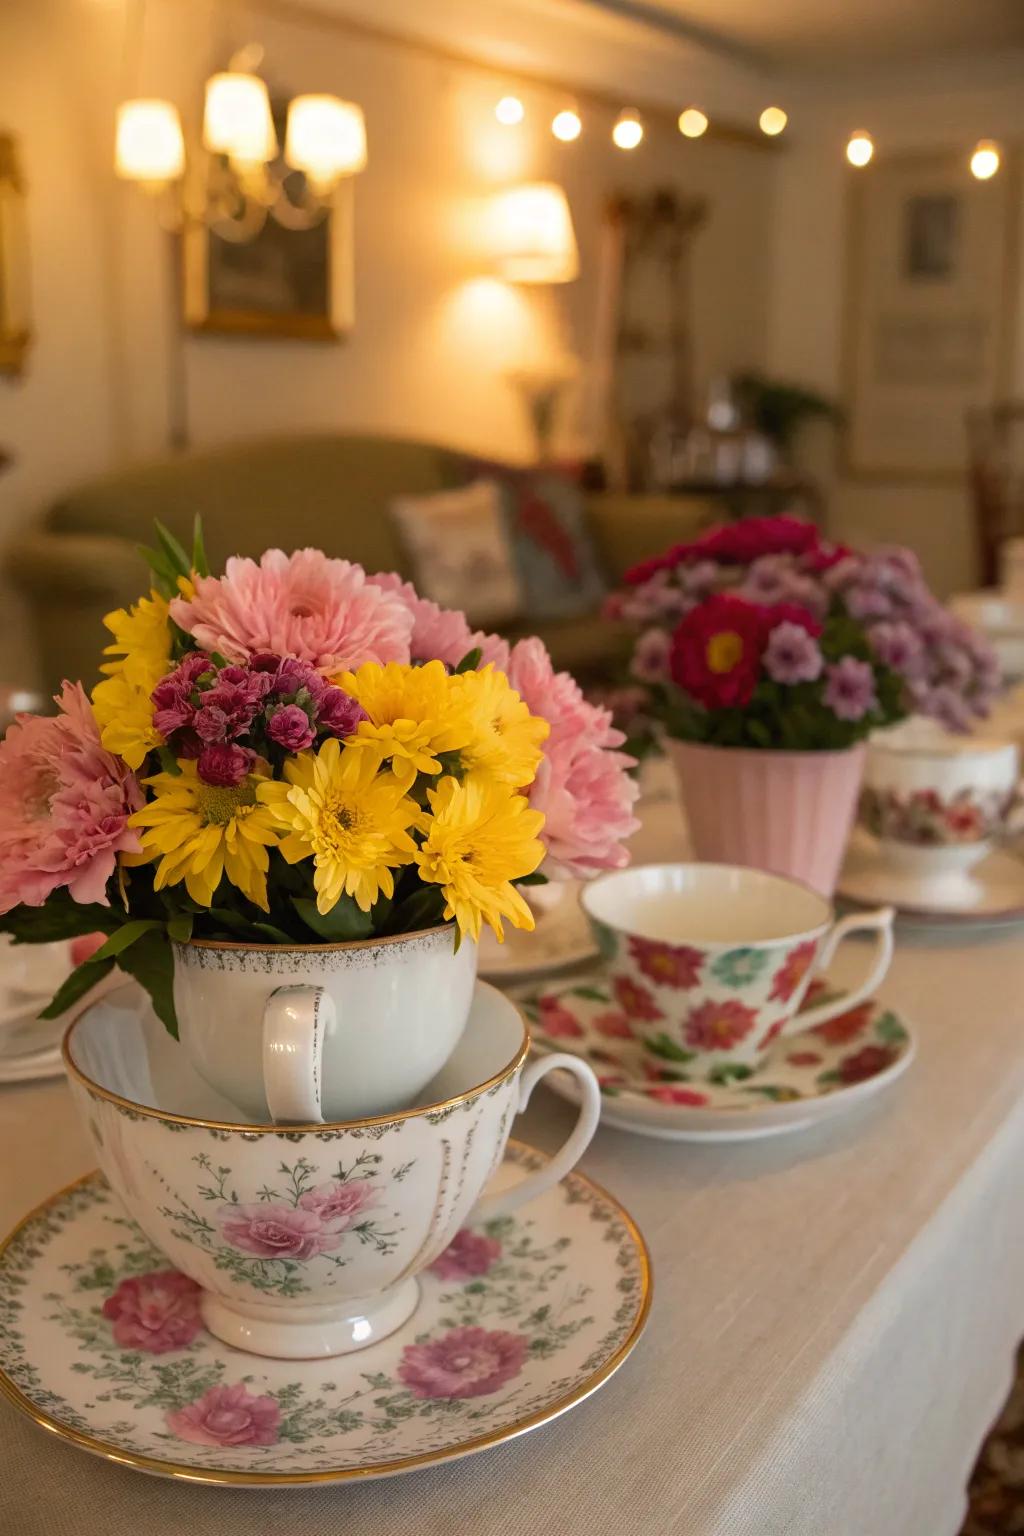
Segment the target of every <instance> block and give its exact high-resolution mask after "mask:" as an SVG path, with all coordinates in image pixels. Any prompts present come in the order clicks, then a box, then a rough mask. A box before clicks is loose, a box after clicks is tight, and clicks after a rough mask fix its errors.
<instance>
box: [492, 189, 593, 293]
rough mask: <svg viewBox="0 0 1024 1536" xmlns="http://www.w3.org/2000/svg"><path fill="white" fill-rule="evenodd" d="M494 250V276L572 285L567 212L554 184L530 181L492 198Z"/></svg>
mask: <svg viewBox="0 0 1024 1536" xmlns="http://www.w3.org/2000/svg"><path fill="white" fill-rule="evenodd" d="M493 246H494V257H495V262H496V265H497V270H498V273H499V275H500V276H501V277H504V278H507V279H508V280H509V281H510V282H515V283H571V282H572V281H573V279H574V278H575V277H577V276H578V275H579V252H578V251H577V248H576V233H575V231H574V229H573V225H572V214H571V213H570V211H569V203H568V200H567V198H566V195H565V193H564V192H563V191H562V188H561V187H559V186H556V185H555V183H554V182H551V181H538V182H531V183H528V184H527V185H524V186H519V187H510V188H509V189H508V190H507V191H505V192H499V193H498V194H497V196H496V198H495V200H494V206H493Z"/></svg>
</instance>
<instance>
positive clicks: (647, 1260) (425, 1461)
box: [0, 1140, 653, 1487]
mask: <svg viewBox="0 0 1024 1536" xmlns="http://www.w3.org/2000/svg"><path fill="white" fill-rule="evenodd" d="M508 1145H509V1146H510V1147H515V1148H517V1149H518V1150H522V1151H532V1150H533V1149H532V1148H530V1147H527V1146H526V1145H525V1143H524V1142H520V1141H515V1140H510V1141H509V1143H508ZM97 1177H100V1174H99V1170H98V1169H94V1170H93V1171H92V1172H91V1173H86V1174H83V1175H82V1177H81V1178H78V1179H73V1180H72V1181H71V1183H70V1184H66V1185H65V1186H64V1188H63V1189H59V1190H58V1191H57V1192H56V1194H53V1195H50V1196H48V1197H47V1199H45V1200H42V1201H40V1203H39V1204H38V1205H37V1206H35V1208H34V1209H33V1210H31V1211H29V1213H28V1215H27V1216H23V1217H22V1218H21V1220H20V1221H19V1222H18V1223H17V1225H16V1226H15V1227H14V1228H13V1230H12V1231H11V1232H9V1233H8V1234H7V1236H6V1237H5V1238H4V1239H3V1241H2V1242H0V1262H2V1261H3V1256H4V1254H5V1253H6V1252H7V1249H8V1248H9V1247H10V1246H11V1244H12V1243H13V1242H14V1241H15V1239H16V1238H17V1237H18V1236H19V1235H20V1234H21V1232H22V1231H23V1229H24V1228H25V1227H27V1226H28V1225H29V1223H30V1222H32V1221H34V1220H35V1218H36V1217H37V1216H41V1215H42V1214H43V1212H44V1211H46V1210H48V1209H49V1208H50V1206H52V1205H55V1204H56V1203H57V1201H58V1200H61V1199H63V1197H64V1196H65V1195H67V1194H70V1192H71V1191H72V1190H73V1189H78V1188H79V1186H80V1185H83V1184H86V1183H87V1182H88V1181H89V1180H90V1179H95V1178H97ZM569 1179H575V1180H577V1181H578V1182H579V1183H581V1184H584V1185H586V1186H587V1188H588V1189H590V1190H592V1191H593V1193H594V1194H595V1195H596V1196H597V1197H598V1198H599V1199H602V1200H605V1201H607V1203H608V1204H609V1205H610V1206H611V1207H612V1208H613V1210H614V1211H615V1213H616V1215H617V1217H618V1219H619V1221H620V1222H621V1223H622V1225H623V1226H624V1227H625V1228H626V1231H627V1232H628V1233H629V1236H630V1238H631V1239H632V1241H633V1243H634V1245H635V1247H636V1251H637V1256H638V1258H639V1260H640V1306H639V1310H638V1312H637V1315H636V1318H635V1320H634V1322H633V1326H632V1328H631V1329H630V1331H629V1334H628V1336H627V1337H626V1338H625V1339H624V1340H623V1342H622V1343H621V1344H620V1345H619V1347H618V1349H617V1350H616V1351H615V1353H614V1354H613V1355H612V1356H611V1357H610V1358H609V1359H608V1360H606V1361H605V1363H604V1365H602V1366H601V1367H600V1368H599V1369H598V1370H597V1371H595V1372H594V1373H593V1375H591V1376H588V1378H587V1380H586V1381H585V1382H584V1383H583V1384H582V1386H580V1387H579V1388H577V1390H576V1391H575V1392H569V1393H567V1394H566V1395H565V1396H564V1397H561V1398H558V1399H556V1401H555V1402H553V1403H551V1404H549V1405H548V1407H546V1408H542V1409H540V1410H539V1411H538V1412H537V1413H532V1414H528V1415H527V1416H526V1417H525V1418H522V1419H517V1420H515V1421H514V1422H513V1423H512V1424H508V1425H506V1426H505V1428H503V1429H500V1430H492V1431H491V1433H490V1434H487V1435H478V1436H476V1437H475V1438H474V1439H471V1440H463V1441H461V1442H460V1443H459V1444H458V1445H450V1446H446V1447H444V1448H443V1449H441V1450H439V1451H423V1452H420V1454H419V1455H416V1456H404V1457H398V1458H396V1459H395V1460H393V1461H380V1462H375V1463H373V1464H372V1465H370V1466H366V1467H349V1468H343V1469H335V1470H334V1471H330V1472H262V1473H261V1472H257V1471H252V1472H233V1471H228V1470H226V1469H223V1470H218V1469H216V1468H213V1469H211V1470H210V1471H203V1469H202V1468H199V1467H188V1466H184V1465H183V1464H182V1463H181V1462H176V1461H158V1460H157V1459H156V1458H155V1457H152V1456H142V1455H140V1454H138V1453H137V1452H135V1451H126V1450H123V1449H121V1447H119V1446H116V1445H110V1444H109V1443H108V1442H107V1441H105V1440H100V1439H99V1438H98V1437H97V1436H95V1435H87V1434H85V1433H83V1432H82V1431H81V1430H78V1429H72V1428H71V1427H70V1426H69V1425H67V1424H62V1423H61V1422H60V1420H59V1419H54V1418H51V1417H50V1415H49V1414H48V1413H43V1412H42V1411H41V1409H39V1408H37V1407H36V1406H35V1404H34V1403H33V1402H32V1400H31V1398H28V1397H26V1396H25V1394H24V1393H23V1392H22V1391H21V1389H20V1387H17V1386H15V1384H14V1382H13V1381H11V1379H10V1377H9V1376H8V1375H7V1373H6V1371H4V1370H3V1369H2V1368H0V1396H3V1397H5V1398H6V1399H7V1400H8V1402H10V1403H11V1404H13V1406H14V1407H15V1408H17V1409H19V1410H20V1411H21V1412H22V1413H24V1414H25V1415H26V1416H27V1417H28V1418H30V1419H32V1420H33V1421H34V1422H35V1423H36V1424H38V1425H39V1426H40V1428H42V1429H46V1430H49V1431H50V1433H51V1434H54V1435H57V1436H58V1438H59V1439H61V1440H67V1441H69V1442H70V1443H71V1444H72V1445H77V1446H79V1447H80V1448H81V1449H82V1450H85V1451H91V1452H92V1454H93V1455H95V1456H101V1457H103V1459H104V1460H106V1461H113V1462H118V1463H119V1464H120V1465H121V1466H126V1467H135V1468H137V1469H138V1470H139V1471H140V1472H154V1473H157V1474H158V1475H160V1476H162V1477H171V1478H175V1479H177V1480H178V1481H180V1482H185V1483H215V1484H220V1485H226V1486H229V1487H238V1486H249V1487H272V1486H274V1485H278V1484H292V1485H293V1486H294V1485H295V1484H299V1483H307V1484H314V1483H352V1482H359V1481H361V1480H363V1479H371V1478H378V1477H388V1476H390V1475H392V1474H394V1473H398V1472H411V1471H413V1470H414V1468H416V1467H425V1466H434V1465H436V1464H438V1463H439V1462H444V1461H453V1460H456V1459H457V1458H459V1457H461V1456H468V1455H469V1454H470V1453H471V1452H473V1451H482V1450H486V1449H487V1448H488V1447H489V1446H492V1445H501V1444H502V1443H503V1442H504V1441H506V1440H515V1439H516V1438H517V1437H518V1436H519V1435H523V1434H526V1432H527V1431H528V1430H531V1429H536V1428H538V1427H539V1426H540V1425H541V1424H547V1423H549V1422H550V1421H551V1420H552V1419H557V1418H558V1417H559V1415H560V1414H563V1413H565V1412H567V1411H568V1409H570V1408H575V1407H576V1405H577V1403H582V1402H584V1401H585V1399H586V1398H588V1397H590V1396H591V1394H592V1393H594V1392H596V1391H597V1389H598V1387H600V1386H603V1385H604V1383H605V1382H606V1381H607V1380H608V1378H609V1377H610V1376H613V1375H614V1374H615V1372H616V1371H617V1370H618V1368H619V1366H620V1365H621V1364H622V1362H623V1361H624V1360H625V1358H626V1356H627V1355H629V1354H630V1353H631V1351H632V1350H633V1348H634V1346H635V1344H636V1342H637V1340H638V1339H639V1337H640V1335H641V1333H642V1332H643V1330H644V1325H645V1324H646V1322H647V1318H648V1314H649V1313H650V1310H651V1298H652V1295H653V1283H652V1279H651V1256H650V1254H649V1252H648V1249H647V1244H646V1242H645V1241H644V1238H643V1235H642V1233H641V1232H640V1229H639V1227H638V1226H637V1224H636V1222H635V1221H634V1220H633V1218H632V1216H630V1214H629V1212H628V1211H626V1210H625V1209H624V1208H623V1207H622V1206H621V1205H620V1204H619V1202H618V1201H617V1200H616V1199H615V1197H614V1196H613V1195H610V1194H609V1193H608V1191H607V1190H606V1189H605V1188H604V1187H603V1185H601V1184H598V1183H596V1182H595V1180H593V1179H590V1178H588V1177H587V1176H586V1174H583V1173H579V1172H572V1173H569V1174H567V1175H566V1180H569ZM563 1182H564V1181H563Z"/></svg>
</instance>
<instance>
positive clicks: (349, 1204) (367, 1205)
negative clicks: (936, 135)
mask: <svg viewBox="0 0 1024 1536" xmlns="http://www.w3.org/2000/svg"><path fill="white" fill-rule="evenodd" d="M379 1204H380V1191H379V1190H378V1188H377V1186H376V1185H375V1184H374V1183H373V1181H372V1180H371V1179H328V1180H327V1182H326V1183H325V1184H318V1185H317V1186H316V1188H315V1189H307V1191H306V1193H305V1194H304V1195H300V1196H299V1206H300V1208H301V1209H302V1210H304V1211H315V1213H316V1215H317V1216H318V1217H319V1218H320V1220H321V1221H322V1222H323V1224H324V1226H329V1227H330V1229H331V1231H332V1232H344V1231H345V1229H346V1228H347V1227H350V1226H351V1225H352V1223H353V1222H354V1220H355V1218H356V1217H357V1216H361V1215H362V1213H363V1211H368V1210H370V1209H371V1208H372V1207H373V1206H375V1205H379Z"/></svg>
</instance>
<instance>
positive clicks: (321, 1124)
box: [61, 935, 530, 1136]
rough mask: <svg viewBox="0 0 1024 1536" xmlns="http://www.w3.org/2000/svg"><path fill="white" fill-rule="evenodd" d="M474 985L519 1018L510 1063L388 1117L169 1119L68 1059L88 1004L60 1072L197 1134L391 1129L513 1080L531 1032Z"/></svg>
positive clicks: (65, 1044)
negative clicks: (269, 1120) (459, 1088)
mask: <svg viewBox="0 0 1024 1536" xmlns="http://www.w3.org/2000/svg"><path fill="white" fill-rule="evenodd" d="M402 937H405V935H402ZM243 947H244V946H243ZM477 986H478V987H487V990H488V991H489V992H493V993H495V994H496V996H497V997H499V998H500V999H501V1001H502V1002H504V1003H508V1005H509V1007H510V1008H513V1009H515V1011H516V1013H518V1015H519V1021H520V1024H521V1025H522V1030H523V1038H522V1040H521V1042H520V1044H519V1047H518V1049H517V1050H516V1053H515V1055H514V1056H513V1057H512V1058H511V1060H510V1061H508V1062H506V1064H505V1066H503V1067H502V1068H501V1069H500V1070H499V1071H497V1072H495V1073H494V1074H493V1075H492V1076H491V1077H489V1078H487V1079H485V1081H484V1082H482V1083H474V1084H473V1085H472V1086H471V1087H469V1088H465V1089H463V1091H462V1092H461V1093H454V1094H451V1095H449V1097H448V1098H446V1099H437V1100H434V1101H432V1102H431V1103H429V1104H415V1105H413V1106H412V1107H411V1108H410V1109H396V1110H392V1111H391V1113H390V1114H386V1115H366V1116H364V1117H363V1118H361V1119H357V1120H323V1121H318V1122H315V1123H314V1122H310V1123H308V1124H292V1123H291V1122H290V1121H289V1122H288V1123H287V1124H286V1125H285V1124H277V1123H270V1124H260V1123H253V1122H249V1121H245V1120H211V1119H208V1118H206V1117H205V1116H202V1115H179V1114H174V1113H173V1112H172V1111H171V1110H167V1109H157V1108H156V1107H155V1106H154V1105H152V1104H140V1103H138V1102H137V1101H136V1100H135V1099H126V1098H125V1097H124V1096H123V1095H122V1094H119V1093H114V1092H113V1090H112V1089H110V1088H104V1087H103V1085H102V1084H101V1083H97V1082H96V1081H95V1079H94V1078H91V1077H89V1076H88V1074H87V1073H85V1072H83V1071H82V1069H81V1067H80V1066H79V1065H78V1063H77V1062H76V1061H75V1059H74V1056H73V1055H72V1037H73V1035H74V1033H75V1030H76V1029H77V1028H78V1026H79V1024H80V1023H81V1022H82V1020H83V1019H84V1018H85V1016H86V1014H87V1013H88V1012H89V1008H90V1006H91V1005H87V1006H86V1007H85V1008H83V1009H82V1010H81V1012H80V1013H78V1014H76V1016H75V1017H74V1018H73V1019H72V1021H71V1023H70V1024H69V1025H68V1027H67V1029H66V1030H65V1031H64V1038H63V1040H62V1042H61V1056H62V1057H63V1060H64V1070H65V1072H66V1073H67V1075H68V1077H69V1078H73V1079H74V1081H75V1082H77V1083H80V1084H81V1086H82V1087H83V1088H84V1089H85V1090H86V1092H88V1093H89V1094H91V1095H92V1096H93V1097H94V1098H99V1099H105V1100H106V1101H107V1103H109V1104H114V1105H116V1106H117V1107H118V1108H119V1109H122V1110H129V1111H130V1112H131V1113H132V1114H136V1115H142V1116H145V1117H146V1118H147V1119H150V1120H161V1121H163V1122H164V1123H165V1124H171V1125H193V1126H198V1127H199V1129H201V1130H211V1131H235V1132H238V1133H239V1134H245V1135H246V1136H253V1135H257V1136H280V1135H281V1133H282V1132H284V1131H286V1132H288V1133H289V1134H296V1135H300V1134H302V1133H304V1132H310V1133H315V1134H320V1135H323V1134H324V1133H325V1132H339V1131H348V1130H356V1129H359V1128H361V1127H364V1126H371V1125H396V1124H398V1122H399V1121H401V1120H414V1119H417V1118H418V1117H420V1116H421V1115H427V1114H435V1113H437V1112H438V1111H440V1110H444V1109H447V1108H449V1106H452V1107H454V1106H456V1105H458V1104H464V1103H465V1102H466V1100H467V1099H475V1098H478V1097H479V1096H480V1095H481V1094H484V1093H488V1092H489V1091H490V1090H491V1089H493V1088H497V1087H498V1085H499V1084H500V1083H503V1082H506V1081H507V1080H508V1079H509V1078H510V1077H513V1076H514V1075H515V1074H516V1072H518V1071H519V1069H520V1068H521V1067H522V1065H523V1063H524V1061H525V1060H526V1058H527V1056H528V1055H529V1051H530V1031H529V1029H528V1028H527V1025H526V1020H525V1019H524V1017H523V1014H522V1012H521V1011H520V1010H519V1009H518V1008H516V1006H515V1004H514V1003H513V1002H512V1001H511V1000H510V999H509V998H506V997H505V995H504V993H502V992H499V991H498V989H497V987H492V986H490V985H489V984H488V983H487V982H485V981H478V982H477Z"/></svg>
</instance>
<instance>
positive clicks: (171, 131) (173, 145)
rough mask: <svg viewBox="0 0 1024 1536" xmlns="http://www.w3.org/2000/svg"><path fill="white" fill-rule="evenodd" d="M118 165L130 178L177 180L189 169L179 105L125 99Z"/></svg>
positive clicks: (119, 171) (116, 155)
mask: <svg viewBox="0 0 1024 1536" xmlns="http://www.w3.org/2000/svg"><path fill="white" fill-rule="evenodd" d="M114 169H115V171H116V172H117V174H118V176H122V177H124V179H125V180H126V181H143V182H147V181H148V182H165V181H177V179H178V177H179V176H181V175H183V174H184V170H185V140H184V138H183V137H182V132H181V119H180V118H179V116H178V109H177V108H176V107H174V106H172V104H171V103H170V102H169V101H158V100H155V99H151V100H146V101H143V100H135V101H122V103H121V105H120V106H119V107H118V109H117V132H116V137H115V145H114Z"/></svg>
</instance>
